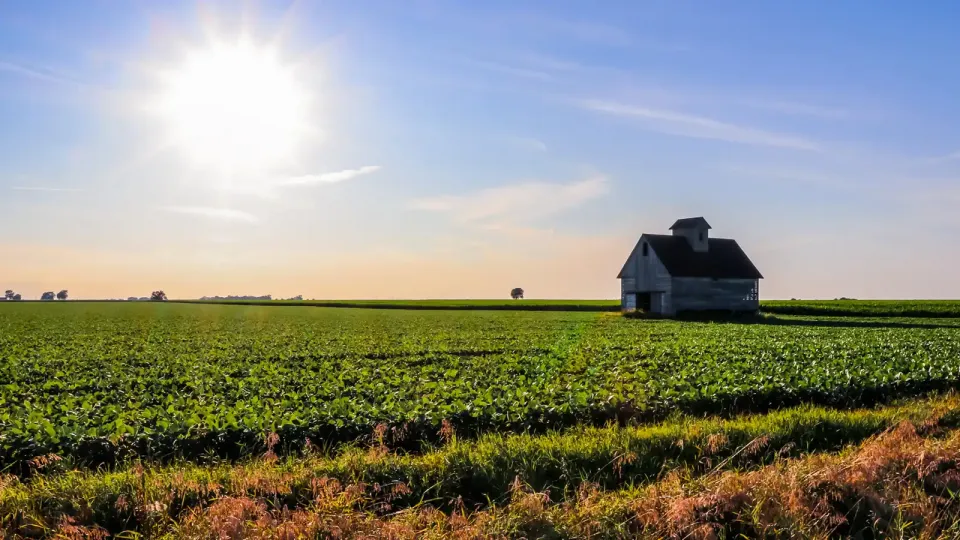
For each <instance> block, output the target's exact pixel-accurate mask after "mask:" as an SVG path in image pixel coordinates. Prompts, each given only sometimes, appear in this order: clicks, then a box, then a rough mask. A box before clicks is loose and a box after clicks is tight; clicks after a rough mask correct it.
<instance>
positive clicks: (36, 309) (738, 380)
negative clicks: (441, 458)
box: [0, 303, 960, 465]
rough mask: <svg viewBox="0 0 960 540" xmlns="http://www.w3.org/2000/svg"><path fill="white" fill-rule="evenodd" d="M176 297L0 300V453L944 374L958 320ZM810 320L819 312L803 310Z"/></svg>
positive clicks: (527, 420)
mask: <svg viewBox="0 0 960 540" xmlns="http://www.w3.org/2000/svg"><path fill="white" fill-rule="evenodd" d="M783 322H784V321H781V324H778V325H763V324H712V323H690V322H686V323H681V322H672V321H643V320H631V319H626V318H623V317H620V316H618V315H616V314H595V313H567V312H545V313H530V312H506V311H504V312H494V311H490V312H472V311H462V312H461V311H457V312H435V311H395V310H349V309H320V308H318V309H303V308H296V307H259V306H220V305H182V304H180V305H178V304H164V305H155V304H92V303H90V304H73V305H70V304H63V305H56V306H48V305H41V304H29V305H17V306H4V309H2V310H0V382H2V384H0V463H3V464H5V465H9V464H16V463H23V462H24V460H27V459H30V458H32V457H34V456H37V455H42V454H47V453H57V454H59V455H66V456H75V457H80V456H82V457H83V458H84V459H86V460H87V461H88V463H89V464H95V463H99V462H109V461H113V460H115V459H117V458H118V457H122V456H124V455H138V456H146V457H149V458H153V459H158V460H165V459H170V458H174V457H186V458H190V459H199V458H201V457H202V456H204V455H207V454H210V453H213V454H220V455H225V456H229V457H238V456H241V455H244V454H245V453H248V452H250V451H251V450H257V449H260V448H261V447H262V441H263V434H264V433H266V432H271V431H272V432H276V433H278V434H279V435H280V436H281V440H283V441H284V444H285V445H287V446H288V447H291V448H293V447H297V446H298V445H302V444H303V442H304V441H305V440H306V439H307V438H310V439H311V440H312V441H313V443H314V444H319V445H332V444H337V443H339V442H342V441H345V440H352V439H354V438H356V437H358V436H361V435H369V434H370V433H371V432H372V431H373V429H374V427H375V426H377V425H378V424H387V425H390V426H393V427H396V428H398V429H401V430H404V431H405V432H406V433H407V435H406V436H405V437H404V438H403V441H405V442H400V443H398V444H403V445H408V446H411V449H417V448H418V446H419V444H420V443H421V442H423V441H430V440H437V439H438V437H439V436H438V434H437V432H438V429H439V427H440V425H441V423H442V422H443V421H444V420H447V421H448V422H450V424H451V425H452V426H454V427H455V428H456V429H457V430H458V431H459V432H461V433H464V434H470V433H479V432H485V431H494V430H511V431H521V430H529V429H543V428H548V427H559V426H565V425H570V424H576V423H589V424H596V423H602V422H604V421H607V420H611V419H618V420H621V421H624V420H627V419H629V418H634V417H652V416H655V415H658V414H663V413H667V412H670V411H675V410H687V411H696V412H711V411H713V412H725V411H732V410H750V409H764V408H768V407H777V406H782V405H790V404H796V403H800V402H804V401H814V402H821V403H826V404H832V405H844V406H854V405H858V404H866V403H871V402H876V401H882V400H885V399H888V398H889V397H891V396H892V395H897V394H903V393H917V392H922V391H925V390H928V389H936V388H947V387H953V386H954V385H955V384H956V382H957V381H958V379H960V360H958V359H960V328H957V327H956V326H949V325H947V324H944V325H943V326H942V327H938V326H936V325H930V327H924V328H904V327H896V328H885V327H865V328H857V327H843V326H830V325H828V324H827V323H824V326H817V325H815V324H816V321H807V324H802V325H801V324H797V325H792V324H782V323H783ZM810 323H813V324H810Z"/></svg>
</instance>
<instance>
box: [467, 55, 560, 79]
mask: <svg viewBox="0 0 960 540" xmlns="http://www.w3.org/2000/svg"><path fill="white" fill-rule="evenodd" d="M465 62H466V63H467V64H468V65H472V66H474V67H478V68H481V69H486V70H488V71H496V72H498V73H503V74H506V75H512V76H514V77H521V78H524V79H536V80H541V81H543V80H549V79H552V78H553V76H552V75H550V74H549V73H547V72H546V71H540V70H536V69H530V68H526V67H520V66H514V65H511V64H504V63H500V62H491V61H487V60H473V59H467V60H465Z"/></svg>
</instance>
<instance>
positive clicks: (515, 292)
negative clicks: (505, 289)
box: [510, 287, 523, 300]
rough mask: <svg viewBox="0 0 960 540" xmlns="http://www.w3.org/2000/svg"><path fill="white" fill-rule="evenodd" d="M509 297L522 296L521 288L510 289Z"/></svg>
mask: <svg viewBox="0 0 960 540" xmlns="http://www.w3.org/2000/svg"><path fill="white" fill-rule="evenodd" d="M510 298H513V299H514V300H516V299H517V298H523V289H521V288H520V287H517V288H516V289H514V290H512V291H510Z"/></svg>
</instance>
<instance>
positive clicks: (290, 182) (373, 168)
mask: <svg viewBox="0 0 960 540" xmlns="http://www.w3.org/2000/svg"><path fill="white" fill-rule="evenodd" d="M379 170H380V166H379V165H367V166H364V167H360V168H359V169H345V170H342V171H337V172H329V173H322V174H305V175H302V176H294V177H292V178H287V179H285V180H281V181H280V182H278V184H277V185H281V186H302V185H309V184H335V183H337V182H344V181H346V180H352V179H354V178H356V177H358V176H363V175H366V174H372V173H375V172H377V171H379Z"/></svg>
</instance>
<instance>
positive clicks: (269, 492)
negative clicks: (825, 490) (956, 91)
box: [0, 395, 960, 534]
mask: <svg viewBox="0 0 960 540" xmlns="http://www.w3.org/2000/svg"><path fill="white" fill-rule="evenodd" d="M958 405H960V398H958V397H957V396H955V395H954V396H946V397H939V398H934V399H929V400H916V401H913V402H910V403H905V404H900V405H897V406H889V407H882V408H877V409H868V410H855V411H836V410H826V409H822V408H815V407H802V408H799V409H789V410H784V411H778V412H774V413H770V414H766V415H755V416H747V417H737V418H733V419H727V420H722V419H715V418H710V419H691V418H687V417H679V418H674V419H670V420H669V421H666V422H663V423H661V424H657V425H651V426H632V427H624V428H620V427H617V426H607V427H602V428H586V427H580V428H573V429H571V430H568V431H565V432H562V433H550V434H545V435H526V434H523V435H501V434H487V435H484V436H483V437H481V438H480V439H479V440H476V441H460V440H457V438H456V436H455V435H454V434H451V437H450V440H449V441H448V443H446V444H444V445H443V446H442V447H439V448H437V449H435V450H432V451H430V452H427V453H424V454H421V455H410V454H395V453H391V452H388V451H385V449H383V448H382V447H377V446H374V447H372V448H367V449H364V448H351V449H349V450H346V451H344V452H341V453H340V454H338V455H336V456H323V455H316V454H311V455H308V456H305V457H302V458H298V459H282V460H277V459H273V458H272V456H269V455H268V456H266V457H264V458H262V459H261V458H259V457H254V458H251V459H248V460H244V461H243V462H242V463H236V464H224V463H220V464H214V465H208V466H202V465H196V464H188V463H178V464H173V465H162V466H156V465H149V464H148V465H147V466H143V465H141V464H136V465H133V466H127V467H120V468H117V469H115V470H106V471H71V470H70V468H69V466H68V465H65V464H64V463H63V462H60V461H56V460H38V462H37V463H36V465H35V469H36V473H35V475H34V476H32V477H30V478H27V479H24V480H22V481H21V480H17V479H12V478H7V479H6V481H5V482H0V523H3V522H4V521H5V520H4V517H6V516H19V518H18V520H19V521H20V522H22V523H46V524H49V525H55V524H57V523H60V522H62V521H63V517H64V516H67V517H69V518H71V519H74V520H78V521H79V522H80V523H81V524H83V525H87V526H92V525H97V526H100V527H103V528H105V529H106V530H107V531H108V532H110V533H112V534H119V533H121V532H122V531H125V530H130V529H136V530H137V531H138V532H140V533H141V534H144V533H148V532H151V531H148V528H149V526H150V522H157V521H167V520H169V521H173V522H175V521H177V520H179V519H181V518H182V517H183V516H185V515H187V514H189V513H191V512H193V511H196V510H199V509H201V508H203V507H208V506H210V505H211V504H215V503H216V501H217V500H218V499H221V500H222V499H230V498H238V497H239V498H242V497H254V498H262V499H265V500H269V501H271V504H272V505H273V506H274V507H277V508H280V507H283V508H288V509H290V510H298V509H304V508H308V507H310V506H311V505H312V504H313V503H314V502H315V501H316V497H317V489H316V488H317V487H318V485H321V486H325V487H332V486H342V487H344V488H345V487H347V486H353V489H352V490H351V491H352V492H353V493H355V494H362V498H361V501H358V502H362V503H363V504H362V505H360V506H361V508H366V509H368V510H376V509H377V508H379V507H381V506H382V505H383V504H385V503H389V506H390V509H391V510H392V511H399V510H402V509H408V510H409V509H411V508H414V507H417V506H419V505H421V504H422V503H423V501H431V503H432V506H434V507H436V508H439V509H443V510H450V509H455V508H456V507H457V506H458V505H460V504H462V505H463V506H464V507H466V508H470V509H476V508H488V509H489V508H491V506H493V505H497V506H499V505H503V504H505V503H508V502H509V494H510V492H511V491H512V490H513V489H515V487H516V486H517V485H518V484H519V485H523V486H525V487H527V488H528V489H532V490H534V491H537V492H547V491H549V492H550V497H551V499H552V500H554V501H575V500H576V499H577V498H578V494H579V493H581V491H582V490H583V489H584V488H585V487H588V486H589V487H590V488H593V489H603V490H617V489H623V488H625V487H628V486H642V485H645V484H648V483H651V482H654V481H655V480H656V479H657V478H658V477H660V476H662V473H663V471H664V470H665V469H670V470H679V471H684V472H686V473H687V474H690V475H692V476H700V475H702V474H704V473H708V472H710V471H712V472H713V473H716V472H717V471H720V470H731V469H733V470H741V471H742V470H750V469H756V468H757V467H759V466H761V465H763V464H769V463H772V462H776V461H779V460H782V459H783V458H787V457H791V458H792V457H800V456H804V455H809V454H811V453H816V452H831V451H837V450H840V449H842V448H844V447H845V446H847V445H850V444H857V443H861V442H863V440H865V439H867V438H868V437H871V436H874V435H877V434H878V433H881V432H883V431H887V430H889V429H891V428H894V427H895V426H897V425H899V424H901V423H902V422H905V421H906V422H911V423H913V424H914V425H918V426H922V434H923V435H925V436H933V435H942V434H943V433H944V432H946V431H948V430H950V429H955V428H957V427H958V425H960V416H958V414H957V412H956V411H957V407H958ZM398 486H403V488H402V489H395V488H396V487H398ZM122 501H127V504H124V503H123V502H122ZM138 506H140V507H153V508H155V512H154V515H149V516H147V515H144V512H142V511H140V509H138V508H137V507H138ZM157 514H160V516H158V515H157ZM158 517H163V518H165V519H164V520H158V519H157V518H158ZM7 521H10V520H7ZM11 532H19V531H11Z"/></svg>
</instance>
